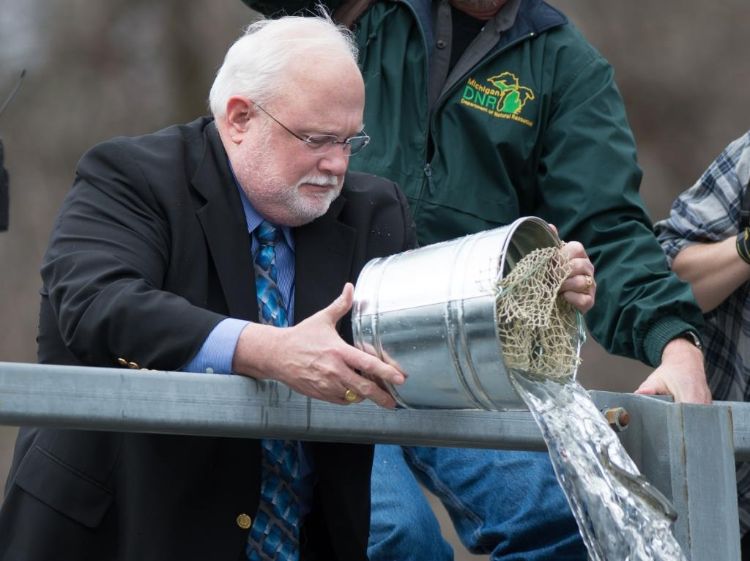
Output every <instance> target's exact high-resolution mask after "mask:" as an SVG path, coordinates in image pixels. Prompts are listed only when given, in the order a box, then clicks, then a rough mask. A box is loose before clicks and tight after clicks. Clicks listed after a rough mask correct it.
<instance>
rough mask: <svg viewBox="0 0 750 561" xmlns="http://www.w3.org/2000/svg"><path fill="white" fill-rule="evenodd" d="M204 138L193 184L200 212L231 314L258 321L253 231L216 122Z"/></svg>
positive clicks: (198, 215) (210, 125) (235, 316)
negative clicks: (248, 227) (249, 225)
mask: <svg viewBox="0 0 750 561" xmlns="http://www.w3.org/2000/svg"><path fill="white" fill-rule="evenodd" d="M203 138H204V140H205V144H204V149H203V153H202V155H201V157H200V163H199V164H198V168H197V170H196V172H195V175H194V176H193V179H192V184H193V187H194V188H195V189H196V190H197V191H198V192H199V193H200V194H201V196H202V197H203V199H204V200H205V204H203V205H202V206H201V207H200V208H198V210H197V211H196V215H197V217H198V220H199V221H200V223H201V226H202V228H203V233H204V235H205V237H206V241H207V243H208V247H209V251H210V253H211V257H212V259H213V262H214V265H215V267H216V272H217V274H218V277H219V282H220V283H221V288H222V291H223V293H224V298H225V300H226V302H227V306H228V311H229V315H230V316H231V317H234V318H239V319H246V320H251V321H256V320H257V319H258V304H257V302H256V300H255V278H254V276H253V274H252V270H253V268H252V263H251V255H250V235H249V234H248V232H247V224H246V222H245V217H244V214H243V211H242V201H241V200H240V196H239V193H238V192H237V188H236V187H235V182H234V178H233V177H232V173H231V171H230V170H229V164H228V162H227V156H226V153H225V152H224V147H223V145H222V144H221V139H220V138H219V133H218V131H217V130H216V126H215V125H214V123H210V124H209V125H207V126H206V128H205V130H204V132H203Z"/></svg>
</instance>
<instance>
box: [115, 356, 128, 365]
mask: <svg viewBox="0 0 750 561" xmlns="http://www.w3.org/2000/svg"><path fill="white" fill-rule="evenodd" d="M117 364H119V365H120V366H127V365H128V361H127V360H125V359H124V358H122V357H120V358H118V359H117Z"/></svg>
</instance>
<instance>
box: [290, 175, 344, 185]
mask: <svg viewBox="0 0 750 561" xmlns="http://www.w3.org/2000/svg"><path fill="white" fill-rule="evenodd" d="M305 183H306V184H308V185H318V186H320V187H338V186H339V180H338V178H337V177H336V176H334V175H319V174H311V175H306V176H305V177H303V178H302V179H300V180H299V181H298V182H297V187H299V186H300V185H302V184H305Z"/></svg>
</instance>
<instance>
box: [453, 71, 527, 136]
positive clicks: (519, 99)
mask: <svg viewBox="0 0 750 561" xmlns="http://www.w3.org/2000/svg"><path fill="white" fill-rule="evenodd" d="M487 82H489V83H490V84H492V86H494V87H489V86H485V85H484V84H481V83H479V82H477V81H476V80H475V79H474V78H469V79H468V80H467V82H466V85H465V86H464V91H463V94H462V95H461V105H466V106H467V107H471V108H472V109H478V110H479V111H483V112H485V113H489V114H490V115H492V116H493V117H497V118H499V119H510V120H512V121H516V122H518V123H522V124H524V125H526V126H529V127H533V126H534V122H533V121H530V120H529V119H525V118H524V117H522V116H521V113H522V111H523V108H524V106H525V105H526V103H527V102H529V101H532V100H533V99H535V98H536V96H535V95H534V92H533V91H532V90H531V89H530V88H527V87H526V86H522V85H521V84H520V83H519V82H518V78H516V76H515V74H513V73H512V72H502V73H501V74H498V75H497V76H492V77H491V78H487Z"/></svg>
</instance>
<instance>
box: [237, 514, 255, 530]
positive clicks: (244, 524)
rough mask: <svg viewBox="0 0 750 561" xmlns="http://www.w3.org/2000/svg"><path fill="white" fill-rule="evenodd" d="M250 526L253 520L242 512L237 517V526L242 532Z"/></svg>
mask: <svg viewBox="0 0 750 561" xmlns="http://www.w3.org/2000/svg"><path fill="white" fill-rule="evenodd" d="M252 525H253V519H252V518H250V517H249V516H248V515H247V514H245V513H244V512H243V513H241V514H238V515H237V526H239V527H240V528H242V529H243V530H247V529H248V528H249V527H250V526H252Z"/></svg>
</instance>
